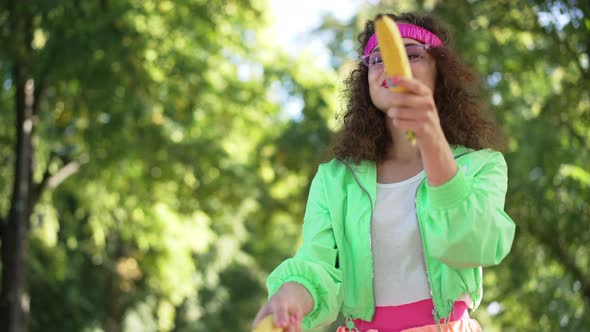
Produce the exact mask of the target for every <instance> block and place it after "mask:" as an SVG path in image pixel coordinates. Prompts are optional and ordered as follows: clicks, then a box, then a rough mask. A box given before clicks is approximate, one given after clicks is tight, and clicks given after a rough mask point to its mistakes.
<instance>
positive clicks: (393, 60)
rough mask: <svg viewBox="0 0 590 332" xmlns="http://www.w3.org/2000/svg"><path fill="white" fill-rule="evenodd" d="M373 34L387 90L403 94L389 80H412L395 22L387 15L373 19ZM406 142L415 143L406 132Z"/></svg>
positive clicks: (402, 42) (401, 88) (400, 89)
mask: <svg viewBox="0 0 590 332" xmlns="http://www.w3.org/2000/svg"><path fill="white" fill-rule="evenodd" d="M375 33H376V34H377V40H378V41H379V51H380V52H381V56H382V57H383V63H384V65H385V74H386V76H387V83H388V85H390V88H389V90H390V91H394V92H403V91H405V89H404V88H403V87H401V86H393V84H391V81H390V78H391V77H394V76H400V77H408V78H412V69H411V67H410V61H408V55H407V54H406V47H405V46H404V40H403V39H402V36H401V34H400V32H399V29H398V28H397V25H396V24H395V22H394V21H393V20H392V19H391V18H390V17H389V16H387V15H378V16H377V17H376V18H375ZM406 137H407V139H408V141H410V142H411V143H412V144H414V143H415V140H416V139H415V136H414V133H413V132H411V131H408V132H406Z"/></svg>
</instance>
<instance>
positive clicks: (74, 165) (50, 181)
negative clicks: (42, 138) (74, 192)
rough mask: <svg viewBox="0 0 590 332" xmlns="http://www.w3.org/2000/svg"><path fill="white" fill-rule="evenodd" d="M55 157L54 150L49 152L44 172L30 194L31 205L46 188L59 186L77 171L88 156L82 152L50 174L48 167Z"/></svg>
mask: <svg viewBox="0 0 590 332" xmlns="http://www.w3.org/2000/svg"><path fill="white" fill-rule="evenodd" d="M55 157H57V154H56V153H55V152H51V154H50V155H49V160H48V161H47V166H46V167H45V172H44V173H43V178H42V179H41V181H40V182H39V183H38V184H36V185H35V190H34V192H33V195H32V196H33V199H32V202H31V203H32V205H31V207H33V206H35V204H36V203H37V202H38V201H39V198H40V197H41V195H42V194H43V192H45V190H46V189H47V188H51V189H54V188H57V186H59V185H60V184H61V183H62V182H64V181H65V180H66V179H67V178H69V177H70V176H72V175H73V174H75V173H76V172H78V170H79V169H80V167H81V166H82V165H83V164H85V163H87V162H88V156H87V155H85V154H84V155H82V156H81V157H80V158H79V159H78V160H72V161H70V162H68V163H66V164H65V165H64V166H63V167H62V168H60V169H59V170H58V171H57V172H55V173H53V174H52V173H51V171H50V170H49V168H50V167H51V163H52V162H53V160H55Z"/></svg>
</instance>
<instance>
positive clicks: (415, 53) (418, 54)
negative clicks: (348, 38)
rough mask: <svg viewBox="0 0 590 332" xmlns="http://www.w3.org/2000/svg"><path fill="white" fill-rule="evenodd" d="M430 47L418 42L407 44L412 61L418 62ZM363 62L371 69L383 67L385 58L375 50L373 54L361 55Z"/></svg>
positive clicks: (407, 51)
mask: <svg viewBox="0 0 590 332" xmlns="http://www.w3.org/2000/svg"><path fill="white" fill-rule="evenodd" d="M429 49H430V45H428V44H416V45H412V46H406V53H407V54H408V60H410V62H418V61H420V60H422V59H424V57H425V56H426V52H427V51H428V50H429ZM361 62H362V63H363V64H364V65H365V66H367V67H369V69H380V68H383V58H382V57H381V53H380V52H373V53H371V54H367V55H363V56H361Z"/></svg>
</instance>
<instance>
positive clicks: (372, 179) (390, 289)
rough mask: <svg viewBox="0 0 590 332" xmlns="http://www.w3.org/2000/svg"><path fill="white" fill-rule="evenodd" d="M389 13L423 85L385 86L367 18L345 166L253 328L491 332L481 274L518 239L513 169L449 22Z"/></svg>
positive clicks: (279, 272) (340, 161)
mask: <svg viewBox="0 0 590 332" xmlns="http://www.w3.org/2000/svg"><path fill="white" fill-rule="evenodd" d="M389 16H390V17H392V18H393V19H394V20H395V21H396V22H397V24H398V27H399V29H400V32H401V34H402V37H403V39H404V43H405V45H406V50H407V53H408V57H409V60H410V64H411V67H412V74H413V78H412V79H407V78H400V77H393V78H388V77H386V76H385V72H384V69H383V64H382V62H381V58H380V55H379V45H378V43H377V40H376V37H375V35H374V24H373V22H372V21H368V22H367V24H366V26H365V30H364V31H363V32H362V33H361V34H360V35H359V41H360V44H361V46H360V48H359V51H360V53H361V54H362V55H361V62H360V63H359V65H358V67H357V68H356V69H355V70H353V71H352V73H351V75H350V77H349V78H348V80H347V82H346V83H347V85H346V86H347V89H346V92H347V94H348V103H347V108H346V113H345V115H344V127H343V130H342V132H341V134H340V135H339V138H338V140H337V143H336V145H335V148H334V154H335V158H334V159H333V160H332V161H330V162H329V163H326V164H322V165H321V166H320V167H319V170H318V172H317V174H316V176H315V178H314V180H313V182H312V184H311V188H310V193H309V199H308V202H307V207H306V212H305V218H304V224H303V243H302V246H301V247H300V248H299V250H298V251H297V254H296V255H295V256H294V257H293V258H290V259H287V260H286V261H284V262H283V263H282V264H280V265H279V266H278V267H277V268H276V269H275V270H274V271H273V272H272V273H271V274H270V276H269V277H268V280H267V286H268V290H269V296H270V299H269V301H268V303H267V304H266V305H265V306H263V307H262V309H261V310H260V311H259V313H258V315H257V317H256V319H255V322H254V325H256V324H257V323H258V322H259V321H260V319H261V318H263V317H265V316H267V315H269V314H273V315H274V317H275V323H276V324H277V326H281V327H284V328H285V331H301V328H302V325H303V327H304V328H306V329H309V328H312V327H317V326H323V325H327V324H330V323H331V322H333V321H334V320H335V319H336V317H337V315H338V313H339V312H341V313H342V314H343V315H344V317H345V318H346V326H345V327H340V328H339V331H379V332H390V331H435V330H436V328H441V327H443V328H445V329H450V330H453V331H479V330H480V327H479V325H478V324H477V322H476V321H474V320H472V319H470V317H469V313H468V308H470V309H472V310H475V309H476V308H477V306H478V305H479V303H480V301H481V298H482V267H483V266H491V265H496V264H498V263H500V262H501V261H502V260H503V259H504V257H506V255H507V254H508V253H509V251H510V247H511V245H512V240H513V238H514V230H515V226H514V223H513V221H512V220H511V219H510V217H509V216H508V215H507V214H506V213H505V212H504V200H505V195H506V188H507V169H506V163H505V161H504V158H503V156H502V154H501V153H499V152H496V151H494V150H492V149H490V148H491V147H494V146H496V144H497V143H498V139H497V135H496V132H497V130H496V125H495V124H494V122H492V121H490V120H488V119H486V118H485V117H484V116H483V115H482V110H481V103H480V99H479V98H478V97H477V96H476V95H474V94H473V92H472V91H471V90H470V88H471V86H473V85H474V83H475V82H476V79H475V75H474V74H473V73H472V72H471V71H470V70H469V69H468V68H467V67H466V66H465V65H463V64H462V63H461V62H460V61H459V59H458V57H457V56H456V55H455V54H454V53H453V52H452V50H451V49H450V48H449V47H448V45H449V43H450V36H449V34H448V33H447V31H446V30H445V29H444V28H443V27H442V25H441V24H440V23H439V22H438V21H437V20H435V19H434V18H432V17H429V16H418V15H414V14H402V15H399V16H396V15H389ZM391 84H396V85H400V86H402V87H404V88H405V89H406V92H403V93H393V92H391V91H390V90H389V89H388V86H390V85H391ZM407 131H412V132H414V133H415V138H416V142H415V143H413V142H411V141H409V140H408V139H406V132H407Z"/></svg>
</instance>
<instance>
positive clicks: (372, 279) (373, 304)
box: [342, 162, 375, 329]
mask: <svg viewBox="0 0 590 332" xmlns="http://www.w3.org/2000/svg"><path fill="white" fill-rule="evenodd" d="M342 163H343V164H344V165H345V166H346V168H348V170H349V171H350V173H351V174H352V176H353V177H354V180H355V181H356V183H357V184H358V185H359V187H361V189H362V190H363V191H364V192H365V194H367V196H368V197H369V202H370V203H371V218H373V199H371V194H369V191H368V190H367V189H366V188H365V187H363V185H362V184H361V181H359V179H358V177H357V176H356V174H355V173H354V171H353V170H352V168H351V167H350V166H349V165H348V164H347V163H345V162H342ZM369 249H370V251H371V259H370V261H371V290H372V291H373V297H372V298H371V301H372V302H371V303H372V306H371V307H372V308H373V315H374V314H375V312H374V310H375V287H374V281H375V267H374V266H373V239H372V237H371V226H370V224H369ZM348 318H351V316H350V315H349V317H347V320H348ZM350 322H352V319H350ZM352 327H353V328H355V329H356V327H354V323H353V325H352ZM349 329H350V327H349Z"/></svg>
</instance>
